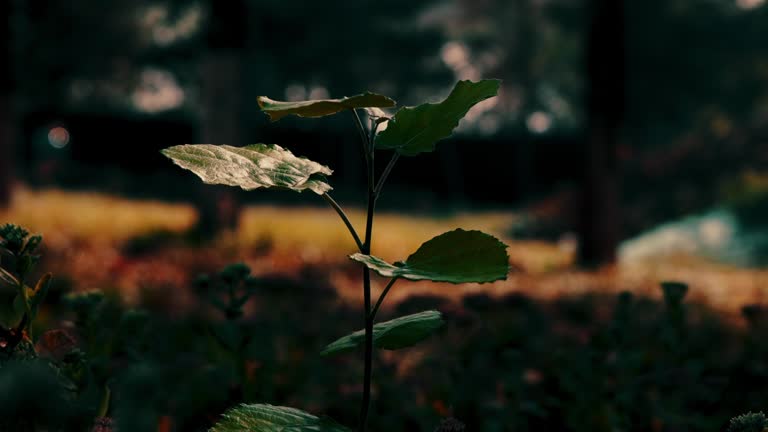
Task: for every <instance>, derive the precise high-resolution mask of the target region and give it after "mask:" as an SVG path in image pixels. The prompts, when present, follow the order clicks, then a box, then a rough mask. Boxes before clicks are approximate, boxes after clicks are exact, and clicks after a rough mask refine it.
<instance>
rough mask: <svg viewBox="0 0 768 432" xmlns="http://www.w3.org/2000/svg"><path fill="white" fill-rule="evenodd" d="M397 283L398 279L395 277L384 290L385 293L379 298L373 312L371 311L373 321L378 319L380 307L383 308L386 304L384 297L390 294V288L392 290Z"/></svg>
mask: <svg viewBox="0 0 768 432" xmlns="http://www.w3.org/2000/svg"><path fill="white" fill-rule="evenodd" d="M396 281H397V278H396V277H393V278H392V279H390V280H389V283H388V284H387V286H386V288H384V291H383V292H382V293H381V295H380V296H379V300H378V301H377V302H376V306H374V307H373V310H372V311H371V319H374V318H376V312H378V311H379V307H381V304H382V303H384V297H386V296H387V293H389V290H390V288H392V285H394V284H395V282H396Z"/></svg>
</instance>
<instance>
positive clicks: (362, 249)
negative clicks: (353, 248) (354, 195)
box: [323, 193, 365, 253]
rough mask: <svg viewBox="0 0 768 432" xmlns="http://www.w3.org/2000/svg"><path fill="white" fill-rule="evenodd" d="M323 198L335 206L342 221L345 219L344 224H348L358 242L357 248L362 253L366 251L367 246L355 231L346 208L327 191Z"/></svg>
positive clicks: (350, 231)
mask: <svg viewBox="0 0 768 432" xmlns="http://www.w3.org/2000/svg"><path fill="white" fill-rule="evenodd" d="M323 198H324V199H325V200H326V201H327V202H328V204H330V205H331V207H333V209H334V210H336V213H338V214H339V217H340V218H341V220H342V221H344V225H346V226H347V229H348V230H349V233H350V234H352V238H354V239H355V243H356V244H357V249H359V250H360V253H365V247H364V246H363V242H362V241H360V236H358V235H357V231H355V227H354V226H352V222H350V221H349V218H348V217H347V214H346V213H344V210H343V209H342V208H341V206H339V204H338V203H337V202H336V201H334V199H333V198H331V196H330V195H328V194H327V193H325V194H323Z"/></svg>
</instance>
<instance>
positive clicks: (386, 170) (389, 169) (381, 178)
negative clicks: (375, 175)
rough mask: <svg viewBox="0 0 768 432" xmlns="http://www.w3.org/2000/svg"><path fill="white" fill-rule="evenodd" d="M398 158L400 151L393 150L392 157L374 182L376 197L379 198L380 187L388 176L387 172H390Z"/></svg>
mask: <svg viewBox="0 0 768 432" xmlns="http://www.w3.org/2000/svg"><path fill="white" fill-rule="evenodd" d="M398 159H400V153H398V152H395V154H393V155H392V159H390V160H389V163H388V164H387V167H386V168H384V172H383V173H382V174H381V177H379V182H378V183H376V189H375V191H376V199H379V195H381V189H382V188H383V187H384V182H386V181H387V177H389V173H391V172H392V169H393V168H394V167H395V164H396V163H397V160H398Z"/></svg>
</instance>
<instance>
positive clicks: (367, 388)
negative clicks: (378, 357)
mask: <svg viewBox="0 0 768 432" xmlns="http://www.w3.org/2000/svg"><path fill="white" fill-rule="evenodd" d="M355 119H356V120H357V123H356V124H357V125H358V128H359V130H360V132H361V137H362V138H363V145H364V148H365V151H366V154H367V155H368V159H367V160H368V162H369V163H368V166H367V168H368V173H367V174H368V210H367V212H366V221H365V242H363V251H362V253H363V254H366V255H370V253H371V238H372V237H373V213H374V211H375V209H376V190H375V189H376V188H375V185H374V178H373V176H374V153H373V142H371V141H369V139H368V138H367V137H366V135H365V133H364V131H363V128H362V126H363V125H362V122H360V117H359V116H358V115H357V112H355ZM363 297H364V302H365V306H364V307H365V313H364V315H365V357H364V362H365V364H364V372H363V373H364V376H363V401H362V404H361V406H360V425H359V429H358V430H359V431H360V432H365V430H366V428H367V427H368V410H369V409H370V406H371V379H372V377H373V315H371V270H370V269H369V268H368V267H367V266H363Z"/></svg>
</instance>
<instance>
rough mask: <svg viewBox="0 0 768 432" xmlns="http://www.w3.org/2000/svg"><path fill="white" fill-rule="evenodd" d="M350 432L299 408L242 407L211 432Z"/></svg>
mask: <svg viewBox="0 0 768 432" xmlns="http://www.w3.org/2000/svg"><path fill="white" fill-rule="evenodd" d="M310 431H312V432H349V429H347V428H345V427H344V426H341V425H339V424H338V423H336V422H334V421H333V420H331V419H328V418H320V417H317V416H314V415H312V414H309V413H306V412H304V411H301V410H297V409H295V408H288V407H281V406H273V405H266V404H242V405H240V406H237V407H235V408H232V409H230V410H229V411H227V412H226V413H224V416H223V418H222V420H221V421H219V422H218V423H217V424H216V425H215V426H214V427H213V428H212V429H211V430H210V432H310Z"/></svg>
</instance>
